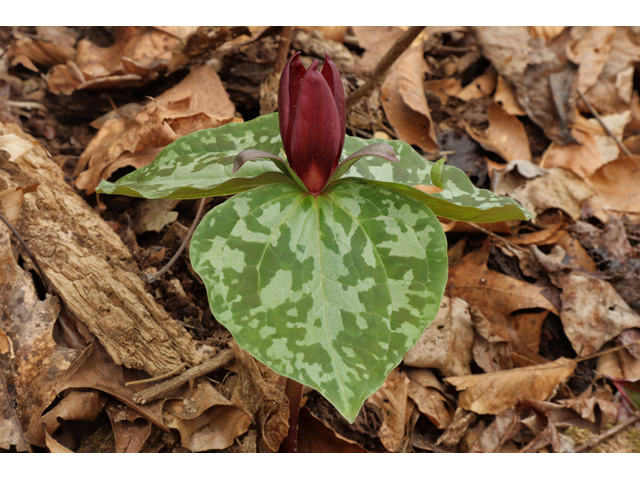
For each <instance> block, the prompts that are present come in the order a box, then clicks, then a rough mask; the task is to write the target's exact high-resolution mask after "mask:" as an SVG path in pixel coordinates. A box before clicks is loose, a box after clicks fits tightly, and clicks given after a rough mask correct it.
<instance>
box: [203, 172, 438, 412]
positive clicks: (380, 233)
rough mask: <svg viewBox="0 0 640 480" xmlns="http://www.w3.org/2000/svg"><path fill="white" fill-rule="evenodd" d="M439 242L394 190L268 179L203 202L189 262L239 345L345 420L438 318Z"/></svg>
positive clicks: (430, 220)
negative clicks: (211, 203) (303, 185)
mask: <svg viewBox="0 0 640 480" xmlns="http://www.w3.org/2000/svg"><path fill="white" fill-rule="evenodd" d="M446 247H447V244H446V238H445V236H444V233H443V231H442V228H441V227H440V224H439V222H438V220H437V219H436V217H435V216H434V215H433V213H432V212H431V211H430V210H429V208H427V207H425V205H424V204H423V203H422V202H419V201H416V200H413V199H411V198H409V197H407V196H406V195H403V194H400V193H398V192H395V191H393V190H390V189H387V188H380V187H377V186H372V185H368V184H366V183H363V182H354V181H341V182H339V183H337V184H335V185H333V186H331V187H330V188H328V189H327V190H326V191H325V192H324V193H323V194H321V195H319V196H318V197H314V196H312V195H309V194H307V193H305V192H302V191H301V190H300V189H299V188H298V187H297V186H295V185H290V184H288V185H285V184H274V185H265V186H262V187H258V188H255V189H253V190H250V191H247V192H244V193H242V194H240V195H237V196H235V197H233V198H232V199H230V200H227V201H226V202H224V203H223V204H221V205H218V206H217V207H216V208H214V209H213V210H212V211H210V212H209V213H208V214H207V215H206V216H205V218H204V219H203V220H202V222H201V224H200V226H199V227H198V229H197V230H196V233H195V235H194V237H193V239H192V241H191V260H192V264H193V267H194V269H195V270H196V272H197V273H198V274H199V275H200V276H201V278H202V279H203V281H204V282H205V285H206V287H207V292H208V296H209V303H210V306H211V310H212V312H213V313H214V315H215V317H216V319H217V320H218V321H219V322H220V323H222V324H223V325H225V326H226V327H227V328H228V329H229V330H230V331H231V333H232V334H233V336H234V338H235V339H236V341H237V342H238V344H239V345H240V346H241V347H243V348H245V349H246V350H248V351H250V352H251V353H252V354H253V355H254V356H255V357H256V358H258V359H259V360H260V361H262V362H264V363H266V364H267V365H269V366H270V367H271V368H272V369H273V370H275V371H276V372H277V373H279V374H281V375H285V376H287V377H290V378H293V379H295V380H297V381H299V382H301V383H303V384H305V385H308V386H310V387H312V388H314V389H316V390H318V391H319V392H320V393H321V394H322V395H324V396H325V397H326V398H327V399H328V400H329V401H330V402H332V403H333V404H334V405H335V406H336V407H337V408H338V410H340V412H341V413H342V414H343V415H344V416H345V417H346V418H347V419H349V420H350V421H353V420H354V419H355V417H356V415H357V413H358V411H359V410H360V407H361V406H362V404H363V402H364V401H365V399H366V398H367V397H368V396H369V395H371V394H372V393H374V392H375V391H376V390H377V389H378V388H379V387H380V386H381V385H382V383H383V381H384V379H385V377H386V376H387V374H388V373H389V372H390V371H391V370H392V369H393V368H394V367H395V366H396V365H398V364H399V363H400V361H401V360H402V358H403V356H404V354H405V352H406V351H407V350H408V349H409V348H410V347H411V346H413V345H414V344H415V343H416V341H417V340H418V339H419V337H420V335H421V334H422V332H423V331H424V329H425V328H426V327H427V326H428V325H429V323H430V322H431V321H432V320H433V318H434V317H435V315H436V313H437V311H438V308H439V305H440V300H441V298H442V295H443V293H444V286H445V283H446V280H447V248H446Z"/></svg>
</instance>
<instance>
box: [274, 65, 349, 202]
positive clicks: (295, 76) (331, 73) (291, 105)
mask: <svg viewBox="0 0 640 480" xmlns="http://www.w3.org/2000/svg"><path fill="white" fill-rule="evenodd" d="M299 57H300V52H298V53H296V54H295V55H294V56H293V57H291V59H289V61H288V62H287V65H286V66H285V67H284V71H283V72H282V77H281V78H280V88H279V90H278V112H279V113H278V115H279V120H280V135H281V137H282V143H283V144H284V151H285V153H286V154H287V160H288V161H289V166H290V167H291V168H292V169H293V171H294V172H296V174H297V175H298V177H300V180H302V182H303V183H304V184H305V185H306V187H307V188H308V189H309V192H310V193H312V194H317V193H319V192H321V191H322V189H323V188H324V186H325V184H326V183H327V180H328V179H329V177H330V176H331V173H332V172H333V171H334V170H335V168H336V167H337V166H338V163H339V161H340V155H341V153H342V146H343V145H344V136H345V133H346V130H345V123H346V107H345V101H344V90H343V88H342V80H341V79H340V73H339V72H338V69H337V68H336V66H335V65H334V63H333V62H332V61H331V57H329V54H328V53H326V52H325V57H326V59H325V62H324V66H323V67H322V72H318V61H317V60H314V61H313V63H312V64H311V66H310V67H309V70H305V68H304V66H303V65H302V62H300V58H299Z"/></svg>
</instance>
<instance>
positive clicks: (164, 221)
mask: <svg viewBox="0 0 640 480" xmlns="http://www.w3.org/2000/svg"><path fill="white" fill-rule="evenodd" d="M178 203H180V200H175V199H172V198H167V199H156V200H145V201H143V202H141V203H139V204H136V206H135V207H134V212H133V222H132V223H133V231H134V233H136V234H137V235H140V234H142V233H145V232H151V231H154V232H160V230H162V229H163V228H164V227H165V226H167V225H169V224H171V223H173V222H175V221H176V220H177V219H178V212H175V211H173V209H174V208H175V207H176V205H178Z"/></svg>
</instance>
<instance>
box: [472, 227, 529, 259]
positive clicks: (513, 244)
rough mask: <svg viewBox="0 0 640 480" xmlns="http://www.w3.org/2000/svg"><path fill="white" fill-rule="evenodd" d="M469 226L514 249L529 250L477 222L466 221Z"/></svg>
mask: <svg viewBox="0 0 640 480" xmlns="http://www.w3.org/2000/svg"><path fill="white" fill-rule="evenodd" d="M467 223H468V224H469V225H470V226H471V227H473V228H475V229H476V230H480V231H481V232H482V233H484V234H486V235H489V236H490V237H491V238H495V239H496V240H499V241H501V242H502V243H505V244H507V245H509V246H511V247H513V248H515V249H518V250H521V251H523V252H528V251H529V250H527V249H526V248H524V247H521V246H520V245H516V244H515V243H513V242H510V241H509V240H507V239H506V238H502V237H501V236H500V235H496V234H495V233H493V232H492V231H491V230H487V229H486V228H483V227H481V226H480V225H478V224H477V223H473V222H467Z"/></svg>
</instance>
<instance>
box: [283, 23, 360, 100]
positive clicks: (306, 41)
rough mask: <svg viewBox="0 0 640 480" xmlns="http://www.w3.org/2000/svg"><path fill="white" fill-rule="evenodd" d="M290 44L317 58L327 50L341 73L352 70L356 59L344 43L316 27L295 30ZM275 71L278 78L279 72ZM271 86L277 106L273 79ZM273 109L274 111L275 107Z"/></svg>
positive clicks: (322, 56) (322, 55)
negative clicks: (307, 29)
mask: <svg viewBox="0 0 640 480" xmlns="http://www.w3.org/2000/svg"><path fill="white" fill-rule="evenodd" d="M291 46H292V47H293V48H294V49H296V50H300V51H303V52H305V53H307V54H308V55H311V56H315V57H318V58H324V52H327V53H328V54H329V55H330V56H331V60H332V61H333V63H334V64H335V65H336V67H338V70H339V71H340V72H342V73H346V72H351V71H353V69H354V66H355V65H356V62H357V59H358V57H357V56H356V55H355V54H354V53H353V52H351V50H349V49H348V48H347V47H345V46H344V44H342V43H341V42H337V41H334V40H331V39H329V38H327V37H325V36H324V34H323V33H322V31H321V30H318V29H315V30H311V31H309V32H308V33H307V32H303V31H301V30H297V31H296V32H295V33H294V35H293V38H292V40H291ZM274 73H275V72H274ZM277 73H278V80H279V79H280V77H279V75H280V72H277ZM273 87H274V88H275V90H274V96H275V98H274V100H275V103H276V108H277V100H278V99H277V96H278V84H277V83H276V82H275V81H274V85H273ZM273 111H275V108H274V110H273Z"/></svg>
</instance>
